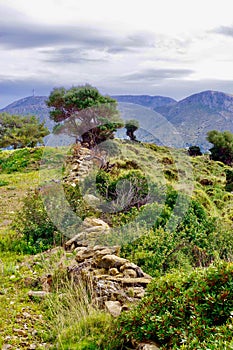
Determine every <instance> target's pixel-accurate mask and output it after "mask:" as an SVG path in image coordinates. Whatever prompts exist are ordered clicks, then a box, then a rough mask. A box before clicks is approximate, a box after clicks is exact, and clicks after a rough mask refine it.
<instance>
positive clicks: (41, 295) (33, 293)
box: [28, 290, 49, 299]
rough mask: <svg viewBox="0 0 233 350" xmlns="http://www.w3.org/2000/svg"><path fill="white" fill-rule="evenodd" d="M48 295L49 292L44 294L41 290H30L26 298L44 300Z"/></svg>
mask: <svg viewBox="0 0 233 350" xmlns="http://www.w3.org/2000/svg"><path fill="white" fill-rule="evenodd" d="M48 294H49V292H45V291H42V290H37V291H34V290H30V291H29V292H28V296H29V297H30V298H33V297H36V298H40V299H43V298H45V297H46V296H47V295H48Z"/></svg>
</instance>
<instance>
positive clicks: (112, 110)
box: [47, 85, 123, 147]
mask: <svg viewBox="0 0 233 350" xmlns="http://www.w3.org/2000/svg"><path fill="white" fill-rule="evenodd" d="M47 105H48V107H52V110H51V111H50V117H51V119H53V120H54V121H55V122H56V123H61V124H60V126H59V127H58V128H57V129H56V130H57V132H60V133H61V132H63V133H66V134H68V135H69V136H75V138H76V142H77V141H78V140H79V139H80V140H81V142H82V143H83V144H84V143H85V144H88V146H89V147H94V146H95V145H98V144H100V143H101V142H103V141H105V140H107V139H111V138H114V132H115V131H116V130H117V129H118V128H121V127H122V126H123V122H122V120H121V118H120V117H119V113H118V111H117V102H116V101H115V100H114V99H112V98H111V97H109V96H103V95H101V94H100V93H99V91H98V90H97V89H96V88H94V87H92V86H91V85H84V86H77V87H72V88H70V89H68V90H66V89H65V88H63V87H62V88H56V89H54V90H53V91H52V92H51V94H50V96H49V99H48V101H47Z"/></svg>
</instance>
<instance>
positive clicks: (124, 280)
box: [107, 276, 152, 286]
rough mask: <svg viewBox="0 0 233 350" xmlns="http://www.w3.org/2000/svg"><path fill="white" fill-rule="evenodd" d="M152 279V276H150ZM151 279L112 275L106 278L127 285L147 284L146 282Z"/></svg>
mask: <svg viewBox="0 0 233 350" xmlns="http://www.w3.org/2000/svg"><path fill="white" fill-rule="evenodd" d="M151 279H152V278H151ZM151 279H149V278H144V277H139V278H125V277H118V276H116V277H113V276H109V277H107V280H109V281H113V282H120V283H121V284H123V285H128V286H131V285H132V286H147V284H148V283H150V282H151Z"/></svg>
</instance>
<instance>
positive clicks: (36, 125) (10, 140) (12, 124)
mask: <svg viewBox="0 0 233 350" xmlns="http://www.w3.org/2000/svg"><path fill="white" fill-rule="evenodd" d="M48 134H49V130H48V129H47V128H46V127H45V126H44V123H40V122H39V121H38V119H36V117H34V116H28V117H22V116H18V115H10V114H7V113H2V114H0V147H1V148H5V147H13V148H14V149H17V148H23V147H35V146H36V145H37V144H43V137H44V136H46V135H48Z"/></svg>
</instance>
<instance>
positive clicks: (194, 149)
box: [188, 146, 202, 157]
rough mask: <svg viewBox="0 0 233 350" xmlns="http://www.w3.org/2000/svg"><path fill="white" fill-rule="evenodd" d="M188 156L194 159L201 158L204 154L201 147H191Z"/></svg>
mask: <svg viewBox="0 0 233 350" xmlns="http://www.w3.org/2000/svg"><path fill="white" fill-rule="evenodd" d="M188 154H189V155H190V156H192V157H197V156H201V155H202V152H201V149H200V147H199V146H190V147H189V149H188Z"/></svg>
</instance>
